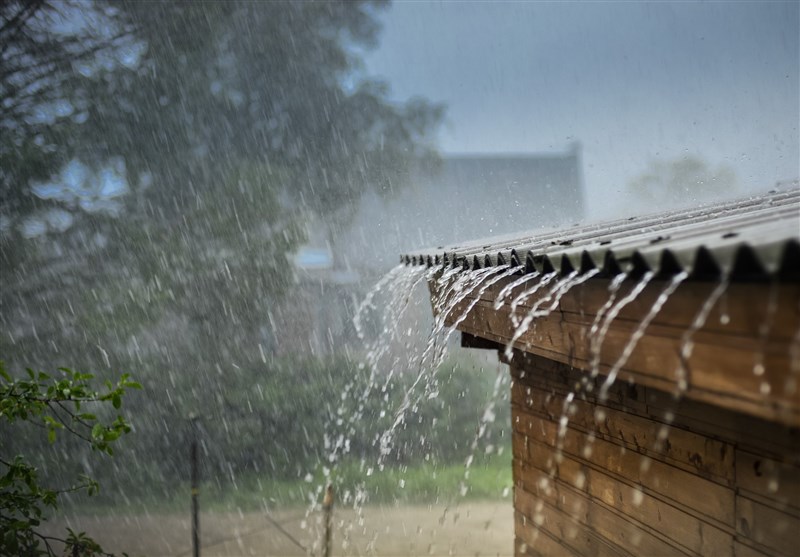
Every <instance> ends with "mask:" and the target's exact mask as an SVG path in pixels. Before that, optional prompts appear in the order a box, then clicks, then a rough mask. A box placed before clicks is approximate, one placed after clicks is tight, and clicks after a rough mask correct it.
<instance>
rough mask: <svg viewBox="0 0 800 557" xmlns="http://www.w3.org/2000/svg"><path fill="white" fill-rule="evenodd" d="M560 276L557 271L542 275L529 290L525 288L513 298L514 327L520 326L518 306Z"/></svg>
mask: <svg viewBox="0 0 800 557" xmlns="http://www.w3.org/2000/svg"><path fill="white" fill-rule="evenodd" d="M557 276H558V273H557V272H555V271H554V272H552V273H547V274H545V275H542V278H540V279H539V281H538V282H537V283H536V284H534V285H533V286H532V287H530V288H528V289H527V290H523V291H522V292H521V293H520V294H519V295H518V296H517V297H515V298H514V299H513V300H511V322H512V323H513V324H514V327H518V326H519V322H520V319H519V317H518V316H517V307H519V305H520V304H522V303H523V302H524V301H525V300H527V299H528V298H530V297H531V296H533V295H534V294H536V293H537V292H538V291H539V290H541V289H542V288H543V287H545V286H547V285H548V284H550V282H552V281H553V279H555V278H556V277H557Z"/></svg>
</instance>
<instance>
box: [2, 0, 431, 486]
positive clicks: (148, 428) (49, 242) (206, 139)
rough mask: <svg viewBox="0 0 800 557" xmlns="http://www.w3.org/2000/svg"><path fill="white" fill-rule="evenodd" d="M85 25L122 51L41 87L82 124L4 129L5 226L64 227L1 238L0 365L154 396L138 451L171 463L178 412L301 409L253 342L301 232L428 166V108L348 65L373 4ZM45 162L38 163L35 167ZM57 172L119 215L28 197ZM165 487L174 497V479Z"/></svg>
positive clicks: (153, 16)
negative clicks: (271, 394) (247, 391)
mask: <svg viewBox="0 0 800 557" xmlns="http://www.w3.org/2000/svg"><path fill="white" fill-rule="evenodd" d="M29 3H30V2H19V3H17V4H14V6H17V7H24V6H27V5H28V4H29ZM35 5H36V6H37V7H39V8H40V9H45V8H46V7H51V6H56V7H57V6H60V5H61V3H56V2H48V1H42V2H36V3H35ZM67 5H72V4H67ZM80 5H81V6H86V8H81V10H82V11H80V12H79V15H80V14H81V13H86V12H85V11H83V10H84V9H86V10H88V9H89V7H91V8H92V9H93V10H95V11H96V12H97V13H98V14H100V16H102V18H104V19H103V21H104V22H106V23H104V25H106V26H107V27H108V28H109V29H114V30H116V31H115V32H114V33H109V35H111V36H116V35H117V34H121V38H120V39H119V42H118V43H114V45H113V48H111V49H110V50H107V51H105V52H106V54H105V55H104V57H100V58H97V57H90V56H88V55H87V57H86V59H85V61H84V62H81V63H80V64H74V65H72V66H70V67H71V68H72V70H71V71H72V73H70V71H67V72H66V73H65V76H66V77H68V79H64V80H61V81H58V82H56V81H52V82H49V83H50V84H51V85H52V89H51V92H52V94H53V95H54V98H56V99H63V100H66V101H68V102H69V103H70V105H72V106H73V107H75V116H78V115H79V116H80V117H79V118H73V117H69V118H62V119H59V120H57V121H56V122H55V123H54V125H53V130H55V129H56V128H57V126H58V125H61V124H63V131H62V132H60V135H58V136H56V135H52V134H54V133H55V132H54V131H53V132H50V131H48V130H42V131H41V133H40V134H38V135H42V138H41V139H37V137H38V135H37V130H34V129H32V128H28V127H25V126H22V125H20V124H19V122H20V120H19V118H16V117H15V118H11V117H9V118H7V119H6V120H4V121H3V123H0V126H5V127H2V128H0V135H1V136H2V137H3V139H5V138H9V141H10V142H11V141H12V139H13V142H12V143H9V145H12V147H10V148H9V150H8V152H9V153H10V155H9V156H13V157H14V158H15V160H19V161H20V162H19V164H18V166H17V167H15V168H19V171H15V172H16V173H15V177H14V189H13V190H9V191H10V192H11V193H9V195H8V196H7V197H4V198H3V199H2V205H0V213H1V214H3V215H5V214H8V215H9V217H8V218H9V219H10V222H12V223H19V222H25V219H27V218H30V216H32V215H33V216H35V215H37V214H40V213H41V212H42V211H45V210H47V209H48V208H49V206H51V205H53V206H58V207H60V208H62V209H64V210H66V211H68V212H69V214H70V215H71V216H72V218H73V220H74V222H73V223H72V225H71V226H70V227H69V228H68V229H67V230H66V231H61V232H58V233H55V232H53V233H51V234H48V235H41V236H37V237H35V238H26V237H25V236H24V235H22V234H20V233H19V228H18V227H16V226H15V227H12V228H10V229H9V230H10V232H8V233H6V232H4V230H3V229H2V226H0V238H4V240H0V279H2V282H3V285H4V288H3V289H2V292H0V304H2V307H3V308H4V311H3V312H2V315H0V329H2V334H0V350H3V351H5V353H6V354H8V355H9V358H10V359H11V361H19V360H24V361H25V362H26V363H28V364H36V365H39V366H40V367H42V366H45V365H47V363H48V362H52V361H54V359H56V358H57V359H59V360H65V359H66V360H69V361H71V362H74V364H75V365H76V367H77V366H80V367H81V368H87V369H106V368H128V367H132V366H135V367H136V368H137V369H139V370H141V371H140V377H141V380H142V383H143V384H144V385H145V386H146V387H147V390H148V395H149V396H148V400H147V403H148V411H147V413H146V415H144V416H142V418H141V423H142V427H141V428H140V430H141V431H144V432H146V433H145V434H143V435H139V436H137V437H138V439H137V440H136V441H135V443H136V446H137V447H139V448H143V449H146V450H147V451H149V452H151V453H152V452H158V453H159V454H167V451H172V450H174V447H172V445H173V435H174V431H171V430H170V427H171V426H172V425H174V424H175V423H176V421H177V420H178V419H181V418H182V417H184V416H185V415H186V413H187V412H188V411H191V410H195V411H196V410H197V409H202V410H203V411H204V412H206V413H207V414H209V415H212V416H224V414H223V411H224V410H225V409H226V408H228V407H229V406H230V405H231V404H234V405H235V404H236V402H235V400H231V398H230V397H227V396H226V395H225V393H226V392H227V391H228V389H229V388H232V385H234V384H236V385H238V384H242V385H246V386H253V385H255V384H259V385H263V387H264V388H266V389H279V388H280V389H286V390H284V391H283V395H284V397H285V399H287V400H291V399H292V396H293V395H294V394H298V396H305V390H304V389H303V388H301V385H299V382H298V381H294V382H292V381H290V380H284V376H287V377H290V376H291V373H290V371H291V370H286V369H283V367H282V366H284V364H283V363H282V362H279V361H278V360H277V357H276V356H275V355H274V354H272V353H271V346H270V342H269V339H268V337H269V336H270V333H271V331H272V330H273V329H274V328H275V327H276V326H277V327H280V324H273V323H272V322H271V312H273V311H274V309H275V307H276V306H279V305H280V304H282V303H284V300H286V299H287V298H289V297H290V296H289V293H290V292H291V289H292V288H293V287H294V271H293V269H292V265H291V263H290V255H291V252H292V251H293V250H294V249H295V248H296V247H297V246H298V245H299V244H300V243H301V242H302V241H303V233H302V229H303V225H304V224H305V222H308V221H313V222H314V223H317V224H319V223H322V224H323V225H325V224H329V223H336V222H338V223H341V222H342V221H346V219H347V218H348V217H349V215H350V214H351V211H352V208H353V207H354V206H355V202H356V201H357V200H358V199H359V197H360V196H361V195H362V194H363V193H364V192H365V191H367V190H369V189H375V190H377V191H380V192H387V193H388V192H390V191H391V190H393V189H396V188H399V187H401V186H402V185H403V181H404V180H405V179H406V178H407V175H408V172H409V170H410V169H411V168H413V166H414V165H416V164H422V163H424V162H425V161H429V160H431V159H433V158H435V156H434V149H433V145H432V137H433V132H434V131H435V129H436V127H437V126H438V124H439V121H440V120H441V116H442V107H440V106H438V105H435V104H431V103H429V102H427V101H424V100H420V99H414V100H411V101H409V102H407V103H402V104H398V103H394V102H390V100H389V96H388V95H389V92H388V87H387V86H386V85H385V84H383V83H380V82H378V81H375V80H371V79H369V78H368V76H366V75H365V74H364V72H363V69H362V64H361V60H360V53H361V52H363V50H364V49H366V48H370V47H372V46H374V44H375V43H376V41H377V38H378V33H379V25H378V20H377V14H378V11H379V10H380V9H383V8H384V7H385V5H386V4H385V3H384V2H326V3H311V2H298V3H289V2H138V1H125V2H105V1H102V0H96V1H95V2H93V3H91V4H83V3H82V4H80ZM9 9H10V8H9ZM8 13H10V12H8ZM37 13H43V12H41V11H40V12H37ZM92 13H94V12H92ZM100 16H98V17H100ZM78 19H80V17H78ZM29 21H30V25H33V22H34V21H37V20H35V19H33V20H29ZM42 22H43V23H37V25H39V26H40V28H41V33H43V34H44V35H48V34H49V37H50V38H51V39H52V40H54V41H58V40H60V38H61V35H58V34H57V33H56V31H55V28H54V27H52V26H51V27H48V25H47V24H46V22H45V20H42ZM76 44H77V45H79V44H81V42H80V40H78V41H77V43H76ZM48 134H50V135H48ZM23 144H25V145H29V146H30V149H32V152H31V153H29V154H26V152H25V150H23V149H21V148H19V147H18V146H19V145H23ZM40 144H41V145H40ZM40 152H46V154H49V155H52V156H53V159H52V161H48V162H47V164H42V165H39V163H38V162H36V160H35V158H36V157H38V156H40ZM23 163H24V165H27V166H24V165H23ZM67 163H68V164H72V165H75V167H74V168H73V167H70V168H73V169H75V168H78V169H81V172H74V173H73V176H72V177H73V178H75V176H76V175H81V179H80V180H76V181H79V182H80V184H81V185H85V186H86V187H85V188H84V189H85V190H87V191H88V192H90V193H91V192H93V191H95V190H96V189H97V188H96V186H97V185H98V183H102V180H101V178H102V177H103V173H104V172H107V173H110V174H112V175H113V177H114V179H115V180H116V181H117V182H120V183H121V187H122V189H123V190H124V191H125V195H123V196H118V197H117V198H115V200H114V203H113V204H108V203H105V202H104V200H103V199H94V198H92V199H87V198H86V196H83V197H81V195H84V194H83V193H81V195H76V194H75V191H76V188H62V189H59V188H50V189H48V188H42V184H45V185H47V184H50V183H52V184H50V185H54V184H55V185H57V183H59V181H61V182H63V181H64V177H63V176H62V175H59V172H60V171H61V169H62V168H63V166H64V164H67ZM15 164H17V163H15ZM26 168H30V169H34V168H36V169H38V170H36V172H33V170H26ZM90 186H91V187H90ZM93 188H94V189H93ZM43 190H44V191H43ZM51 190H52V191H51ZM77 190H81V188H80V187H78V188H77ZM81 192H82V190H81ZM87 195H88V194H87ZM25 196H27V197H26V198H27V199H28V200H29V201H30V203H29V204H28V206H27V207H28V208H27V209H24V210H23V208H22V206H21V205H15V203H16V201H15V200H16V199H22V197H25ZM295 365H299V364H295ZM295 375H296V376H297V377H301V376H303V377H305V376H306V375H304V374H302V373H298V372H297V370H295ZM308 380H309V381H320V383H324V381H321V380H320V379H319V378H318V376H308ZM236 400H239V404H244V402H243V401H242V400H241V399H236ZM189 406H193V408H189ZM241 414H243V411H242V409H241V408H238V410H237V411H236V412H233V411H231V412H229V414H228V415H229V416H236V420H238V421H237V422H236V423H228V422H224V421H220V422H218V423H220V424H222V427H221V428H209V429H214V431H213V433H214V435H215V438H214V440H213V441H214V443H215V444H216V446H218V447H219V450H220V451H221V454H222V451H224V450H226V449H227V448H231V449H234V452H235V453H238V452H240V451H239V447H235V446H234V445H235V442H236V438H235V436H233V435H229V434H228V433H227V431H226V427H227V426H228V425H230V426H231V427H237V428H238V427H239V425H242V424H245V423H246V422H247V423H249V422H248V420H247V416H243V415H241ZM242 427H249V426H245V425H242ZM210 433H211V432H210ZM243 454H244V453H243ZM131 458H135V453H132V454H131ZM217 460H218V461H219V462H222V461H223V459H222V458H219V459H217ZM234 460H235V463H242V465H245V464H246V462H247V460H246V459H245V457H242V459H240V460H236V459H234ZM146 464H147V463H143V465H142V468H143V469H144V468H145V467H146ZM137 471H138V468H136V467H134V468H133V469H132V470H131V471H130V473H134V472H137ZM109 473H111V472H109ZM160 473H163V474H166V475H168V476H169V477H170V478H173V479H174V478H175V477H178V474H179V468H178V465H177V464H175V465H171V464H169V463H166V464H164V465H163V468H162V470H161V471H160Z"/></svg>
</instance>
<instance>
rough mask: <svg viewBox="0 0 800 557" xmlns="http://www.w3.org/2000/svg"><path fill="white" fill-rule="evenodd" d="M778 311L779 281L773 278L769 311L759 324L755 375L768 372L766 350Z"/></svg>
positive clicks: (768, 303) (758, 375)
mask: <svg viewBox="0 0 800 557" xmlns="http://www.w3.org/2000/svg"><path fill="white" fill-rule="evenodd" d="M777 311H778V281H777V279H773V280H772V282H771V283H770V287H769V297H768V298H767V311H766V313H765V315H764V319H763V320H762V321H761V324H760V325H759V326H758V350H756V352H755V355H754V359H753V375H755V376H756V377H762V376H763V375H764V373H765V372H766V367H765V365H764V352H765V351H766V349H767V341H768V340H769V333H770V331H771V330H772V324H773V321H774V319H775V314H776V313H777Z"/></svg>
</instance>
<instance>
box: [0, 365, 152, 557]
mask: <svg viewBox="0 0 800 557" xmlns="http://www.w3.org/2000/svg"><path fill="white" fill-rule="evenodd" d="M26 371H27V378H23V379H14V378H12V377H11V376H10V375H9V373H8V372H7V371H6V369H5V366H4V365H3V363H2V362H0V421H6V422H8V423H15V422H23V421H24V422H29V423H32V424H34V425H37V426H39V427H43V428H45V429H46V430H47V437H48V440H49V442H50V443H55V441H56V437H57V432H58V431H66V432H68V433H70V434H72V435H74V436H76V437H78V438H79V439H82V440H83V441H85V442H86V443H88V444H89V445H90V446H91V448H92V449H93V450H97V451H101V452H104V453H106V454H108V455H113V449H112V447H111V445H112V444H113V443H114V442H115V441H116V440H117V439H119V437H120V436H122V435H123V434H126V433H130V431H131V425H130V424H129V423H128V422H127V420H126V419H125V418H124V417H123V416H122V415H117V417H116V418H114V419H113V420H110V421H109V420H101V419H100V418H98V417H97V415H96V414H93V413H91V412H87V411H86V410H85V407H86V406H88V405H103V404H107V405H110V406H112V407H113V408H114V409H115V410H119V409H120V408H121V406H122V397H123V396H124V395H125V392H126V390H127V389H141V385H139V384H138V383H137V382H135V381H132V380H131V379H130V376H129V375H128V374H124V375H122V376H121V377H120V379H119V380H118V381H117V382H116V384H114V383H111V382H110V381H106V383H105V388H104V389H103V390H101V391H96V390H95V389H94V388H93V387H92V385H91V381H92V380H93V379H94V376H93V375H92V374H90V373H80V372H76V371H72V370H70V369H68V368H59V373H60V376H61V377H58V378H54V377H51V376H50V375H48V374H46V373H44V372H35V371H33V370H31V369H27V370H26ZM0 470H3V472H2V475H1V476H0V532H2V536H0V554H3V555H18V554H26V555H48V556H54V555H57V552H56V551H55V550H54V546H53V543H57V544H61V545H62V546H63V547H64V548H65V550H68V551H69V552H70V553H71V554H72V555H108V554H107V553H105V552H103V550H102V548H100V546H99V545H98V544H97V543H96V542H95V541H94V540H92V539H91V538H89V537H88V536H86V534H85V533H84V532H79V533H75V532H73V531H72V530H69V529H68V532H69V535H68V536H67V537H66V538H64V539H62V538H55V537H51V536H45V535H43V534H41V533H39V532H38V531H36V528H38V527H39V526H40V525H41V523H42V521H43V515H44V510H45V509H46V508H50V509H52V510H55V509H57V508H58V497H59V495H62V494H65V493H71V492H76V491H86V493H87V494H88V495H95V494H97V493H98V491H99V489H100V486H99V485H98V483H97V482H96V481H94V480H93V479H92V478H89V477H88V476H83V475H82V476H80V478H79V480H78V482H77V483H75V484H74V485H72V486H69V487H67V488H64V489H52V488H45V487H42V486H41V485H40V483H39V478H38V472H37V470H36V468H35V467H34V466H32V465H30V464H29V463H28V462H26V460H25V459H24V458H23V457H22V456H19V455H17V456H15V457H13V458H11V459H9V458H7V457H5V456H3V455H0Z"/></svg>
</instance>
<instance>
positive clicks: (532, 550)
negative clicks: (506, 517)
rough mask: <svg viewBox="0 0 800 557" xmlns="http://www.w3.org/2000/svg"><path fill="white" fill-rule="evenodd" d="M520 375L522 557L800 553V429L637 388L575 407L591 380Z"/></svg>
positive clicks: (563, 370) (522, 364)
mask: <svg viewBox="0 0 800 557" xmlns="http://www.w3.org/2000/svg"><path fill="white" fill-rule="evenodd" d="M511 373H512V375H513V377H514V382H513V385H512V394H511V404H512V429H513V439H512V443H513V452H514V471H513V473H514V486H515V493H514V506H515V511H516V512H515V525H516V534H515V535H516V539H515V553H516V554H517V555H613V556H634V555H697V556H708V555H737V556H738V555H742V556H744V555H754V556H756V555H757V556H763V555H770V556H778V555H797V554H798V553H800V545H798V542H797V539H798V532H800V430H798V429H797V428H793V427H790V426H786V425H778V424H775V423H770V422H768V421H766V420H762V419H759V418H757V417H752V416H748V415H745V414H742V413H739V412H733V411H729V410H725V409H721V408H718V407H713V406H710V405H708V404H706V403H704V402H698V401H693V400H687V399H683V400H681V401H676V400H675V399H674V398H673V396H672V395H671V394H669V393H665V392H663V391H660V390H658V389H656V388H654V387H652V386H645V385H641V384H635V385H632V384H628V383H627V382H617V383H616V384H615V385H614V386H613V387H612V388H611V391H610V392H609V397H608V399H607V400H606V401H604V402H603V403H599V402H598V400H597V398H596V397H595V396H594V395H592V394H587V393H586V389H585V388H583V389H580V391H579V393H583V394H578V395H577V396H574V398H572V399H569V398H568V396H569V395H570V393H572V392H573V389H575V387H576V385H577V384H579V383H580V380H581V378H582V377H584V376H585V373H584V372H583V371H581V370H579V369H575V368H572V367H570V366H569V365H567V364H564V363H561V362H556V361H553V360H550V359H546V358H543V357H540V356H536V355H534V354H524V353H521V352H517V353H515V355H514V357H513V359H512V367H511ZM601 381H602V377H601V378H598V379H597V380H595V382H594V383H595V385H594V386H595V387H597V386H599V382H601ZM584 387H585V384H584ZM593 392H595V393H596V392H597V389H596V388H595V389H594V390H593ZM565 416H566V417H567V418H568V420H567V422H566V427H562V426H563V424H564V422H563V421H562V420H563V418H564V417H565Z"/></svg>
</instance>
